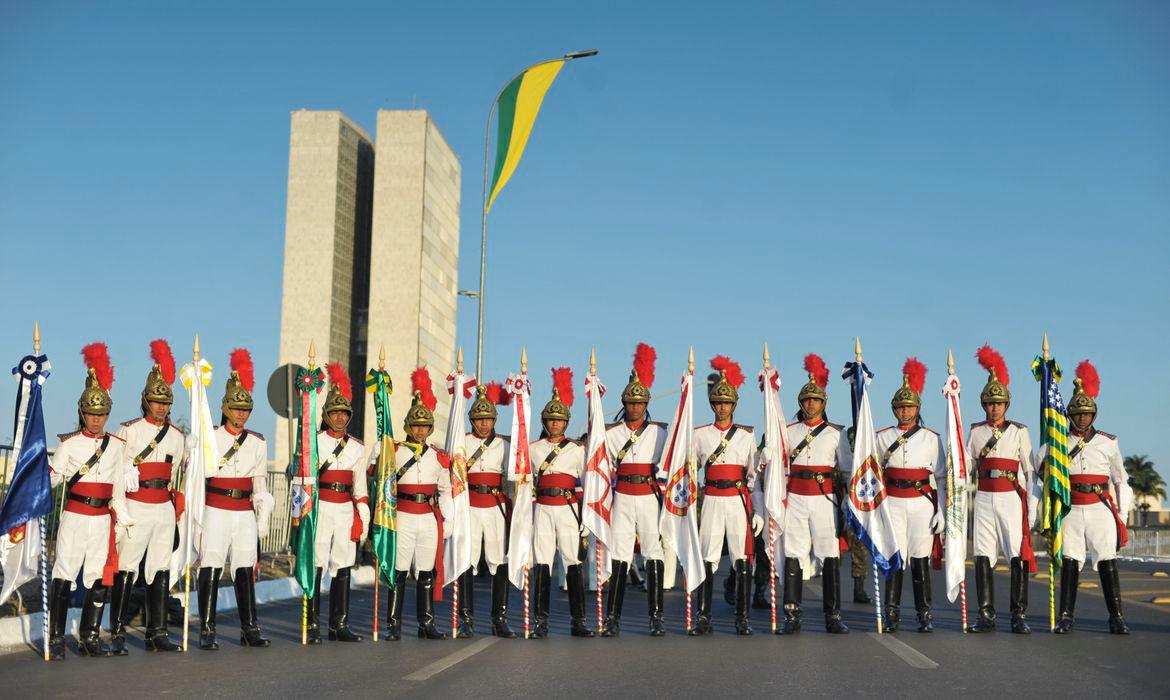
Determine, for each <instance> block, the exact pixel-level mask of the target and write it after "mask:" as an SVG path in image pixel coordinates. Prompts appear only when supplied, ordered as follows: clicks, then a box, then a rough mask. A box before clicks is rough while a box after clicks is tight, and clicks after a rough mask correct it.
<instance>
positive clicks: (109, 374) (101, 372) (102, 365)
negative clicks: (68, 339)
mask: <svg viewBox="0 0 1170 700" xmlns="http://www.w3.org/2000/svg"><path fill="white" fill-rule="evenodd" d="M81 357H82V358H84V359H85V366H86V367H87V368H89V369H92V370H93V371H94V374H95V375H97V382H98V386H100V387H101V388H103V389H105V390H106V391H109V390H110V387H112V386H114V366H113V365H111V364H110V352H109V349H107V348H106V344H105V343H90V344H89V345H86V346H85V347H84V348H82V349H81Z"/></svg>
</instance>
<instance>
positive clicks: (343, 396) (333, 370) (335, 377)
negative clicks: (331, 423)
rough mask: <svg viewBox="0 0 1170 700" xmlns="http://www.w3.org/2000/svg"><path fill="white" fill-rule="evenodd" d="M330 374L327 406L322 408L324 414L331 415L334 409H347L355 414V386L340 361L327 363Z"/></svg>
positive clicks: (326, 368)
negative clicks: (350, 381) (351, 383)
mask: <svg viewBox="0 0 1170 700" xmlns="http://www.w3.org/2000/svg"><path fill="white" fill-rule="evenodd" d="M325 370H326V371H327V372H328V374H329V393H327V394H326V395H325V406H324V407H323V408H322V409H321V414H322V415H329V414H330V413H333V412H334V411H345V412H346V413H349V414H350V415H352V414H353V387H352V386H351V385H350V383H349V375H348V374H346V373H345V368H344V367H342V366H341V363H340V362H330V363H329V364H327V365H325Z"/></svg>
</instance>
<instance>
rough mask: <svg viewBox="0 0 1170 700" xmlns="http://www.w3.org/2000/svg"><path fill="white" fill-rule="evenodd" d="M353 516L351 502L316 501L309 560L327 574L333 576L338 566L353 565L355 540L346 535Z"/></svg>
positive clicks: (341, 567)
mask: <svg viewBox="0 0 1170 700" xmlns="http://www.w3.org/2000/svg"><path fill="white" fill-rule="evenodd" d="M355 517H356V514H355V513H354V509H353V504H352V503H330V502H329V501H318V502H317V536H316V538H314V540H313V560H314V561H315V563H316V565H317V568H318V569H328V570H329V575H330V576H336V575H337V572H338V570H339V569H344V568H346V567H347V566H353V563H354V561H355V560H356V558H357V542H354V541H353V540H352V539H350V536H349V535H350V531H351V530H352V529H353V519H354V518H355Z"/></svg>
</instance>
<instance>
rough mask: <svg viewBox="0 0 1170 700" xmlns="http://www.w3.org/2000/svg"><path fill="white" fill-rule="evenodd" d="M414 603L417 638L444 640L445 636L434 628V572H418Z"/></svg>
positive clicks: (432, 570)
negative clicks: (416, 611)
mask: <svg viewBox="0 0 1170 700" xmlns="http://www.w3.org/2000/svg"><path fill="white" fill-rule="evenodd" d="M414 601H415V604H416V605H417V610H418V613H417V614H418V638H419V639H446V638H447V635H446V633H444V632H440V631H439V629H438V628H437V627H435V571H434V569H431V570H430V571H420V572H418V581H417V582H416V583H415V586H414Z"/></svg>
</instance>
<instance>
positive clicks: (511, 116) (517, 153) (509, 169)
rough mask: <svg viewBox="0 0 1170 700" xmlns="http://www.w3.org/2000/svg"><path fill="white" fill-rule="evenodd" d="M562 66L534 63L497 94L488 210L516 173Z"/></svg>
mask: <svg viewBox="0 0 1170 700" xmlns="http://www.w3.org/2000/svg"><path fill="white" fill-rule="evenodd" d="M563 65H565V59H563V58H562V59H557V60H555V61H548V62H546V63H540V64H537V65H535V66H533V67H531V68H529V69H528V70H526V71H524V72H523V73H521V74H520V75H518V76H516V78H515V79H514V80H513V81H512V82H510V83H508V86H507V87H505V88H504V91H503V92H501V93H500V99H499V100H498V101H497V103H496V104H497V110H496V130H497V133H498V136H497V138H496V167H495V171H494V172H493V174H492V181H491V185H490V187H488V192H490V194H489V196H488V202H487V210H488V211H490V210H491V208H492V203H493V202H495V201H496V195H498V194H499V193H500V190H502V189H504V185H505V184H507V182H508V180H509V179H510V178H511V177H512V173H514V172H516V166H517V165H520V157H521V156H522V155H524V147H525V146H526V145H527V144H528V136H529V135H530V134H531V133H532V126H533V125H534V124H535V123H536V115H537V114H539V113H540V105H541V103H542V102H544V95H545V93H547V92H548V89H549V88H550V87H552V84H553V81H554V80H556V77H557V73H560V71H561V67H562V66H563Z"/></svg>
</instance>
